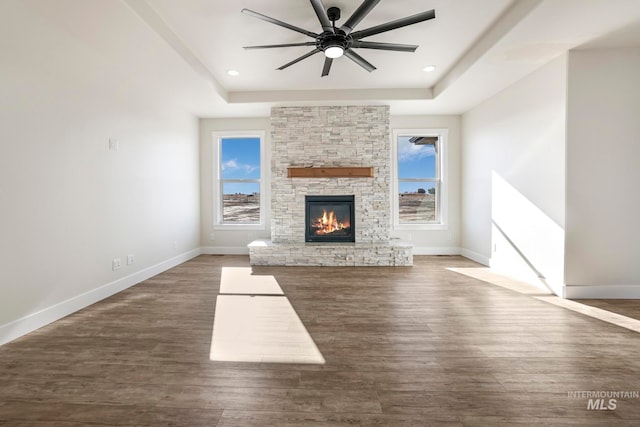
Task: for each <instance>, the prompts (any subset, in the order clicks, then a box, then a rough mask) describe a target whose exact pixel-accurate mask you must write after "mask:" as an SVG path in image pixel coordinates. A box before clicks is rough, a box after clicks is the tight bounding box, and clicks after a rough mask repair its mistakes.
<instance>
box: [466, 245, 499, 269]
mask: <svg viewBox="0 0 640 427" xmlns="http://www.w3.org/2000/svg"><path fill="white" fill-rule="evenodd" d="M460 255H462V256H463V257H465V258H469V259H470V260H471V261H475V262H477V263H479V264H482V265H484V266H486V267H489V266H490V265H491V259H490V258H489V257H486V256H484V255H481V254H479V253H477V252H473V251H470V250H469V249H464V248H462V249H461V250H460Z"/></svg>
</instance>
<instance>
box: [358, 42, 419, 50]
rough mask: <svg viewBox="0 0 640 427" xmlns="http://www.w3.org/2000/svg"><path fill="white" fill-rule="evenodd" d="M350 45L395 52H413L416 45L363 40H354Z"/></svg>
mask: <svg viewBox="0 0 640 427" xmlns="http://www.w3.org/2000/svg"><path fill="white" fill-rule="evenodd" d="M351 47H357V48H362V49H380V50H395V51H397V52H415V51H416V49H417V48H418V45H415V44H397V43H378V42H363V41H360V40H354V41H353V43H352V44H351Z"/></svg>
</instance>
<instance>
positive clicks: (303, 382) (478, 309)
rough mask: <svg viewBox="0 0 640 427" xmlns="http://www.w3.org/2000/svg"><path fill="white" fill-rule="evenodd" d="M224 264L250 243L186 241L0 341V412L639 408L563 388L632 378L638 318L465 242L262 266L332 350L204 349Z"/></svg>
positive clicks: (475, 419) (426, 416) (139, 419)
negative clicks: (472, 273)
mask: <svg viewBox="0 0 640 427" xmlns="http://www.w3.org/2000/svg"><path fill="white" fill-rule="evenodd" d="M224 266H227V267H246V266H248V257H244V256H207V255H203V256H200V257H197V258H195V259H193V260H191V261H189V262H187V263H185V264H182V265H180V266H178V267H176V268H174V269H171V270H169V271H167V272H165V273H163V274H160V275H158V276H156V277H154V278H151V279H149V280H147V281H145V282H143V283H141V284H139V285H137V286H134V287H132V288H130V289H128V290H126V291H124V292H122V293H120V294H118V295H115V296H113V297H111V298H108V299H106V300H104V301H102V302H100V303H98V304H95V305H93V306H91V307H88V308H86V309H84V310H82V311H80V312H78V313H75V314H73V315H71V316H68V317H67V318H65V319H62V320H60V321H57V322H55V323H53V324H51V325H49V326H47V327H44V328H42V329H40V330H38V331H35V332H33V333H31V334H29V335H27V336H25V337H22V338H20V339H18V340H15V341H13V342H11V343H9V344H6V345H4V346H2V347H0V425H8V426H56V427H59V426H62V427H64V426H81V425H82V426H84V425H91V426H100V425H104V426H114V425H138V426H169V425H171V426H242V427H246V426H261V427H262V426H278V427H280V426H300V425H309V426H394V427H395V426H427V425H434V426H441V425H451V426H495V425H509V426H511V425H526V426H532V425H575V426H598V425H610V424H612V423H615V425H621V426H625V425H628V426H637V425H640V399H637V398H634V399H618V400H617V407H616V409H615V410H611V411H609V410H588V409H587V402H588V399H587V398H575V397H569V396H568V392H574V391H607V390H615V391H638V390H640V357H638V354H640V334H638V333H636V332H633V331H630V330H628V329H624V328H621V327H618V326H615V325H612V324H608V323H605V322H602V321H599V320H597V319H593V318H590V317H588V316H585V315H583V314H580V313H576V312H573V311H570V310H567V309H564V308H562V307H557V306H554V305H552V304H548V303H545V302H543V301H540V300H536V299H535V298H534V296H532V295H525V294H521V293H518V292H514V291H512V290H509V289H505V288H503V287H500V286H494V285H491V284H489V283H486V282H483V281H480V280H477V279H474V278H471V277H467V276H465V275H463V274H459V273H456V272H453V271H450V270H447V268H478V267H479V266H478V265H477V264H475V263H473V262H471V261H469V260H466V259H464V258H461V257H415V266H414V267H413V268H386V267H361V268H349V267H346V268H344V267H343V268H328V267H324V268H321V267H256V268H254V274H265V275H273V276H274V277H275V278H276V280H277V281H278V283H279V285H280V286H281V288H282V289H283V290H284V293H285V295H286V297H287V298H288V299H289V301H290V302H291V304H292V305H293V307H294V309H295V310H296V312H297V314H298V316H299V317H300V319H301V320H302V322H303V323H304V325H305V326H306V328H307V330H308V332H309V333H310V334H311V336H312V337H313V339H314V341H315V343H316V345H317V346H318V349H319V350H320V351H321V352H322V354H323V356H324V358H325V359H326V364H325V365H291V364H262V363H235V362H212V361H210V360H209V351H210V346H211V331H212V324H213V318H214V307H215V302H216V296H217V295H218V292H219V286H220V272H221V268H222V267H224ZM278 298H282V297H278ZM599 304H600V306H601V307H602V306H607V307H608V308H611V307H615V305H616V302H615V301H607V302H600V303H599ZM623 308H624V312H625V313H638V312H639V311H638V310H637V308H638V301H633V302H629V301H626V302H624V303H623Z"/></svg>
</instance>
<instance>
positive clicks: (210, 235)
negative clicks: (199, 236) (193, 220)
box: [209, 231, 216, 242]
mask: <svg viewBox="0 0 640 427" xmlns="http://www.w3.org/2000/svg"><path fill="white" fill-rule="evenodd" d="M209 240H211V241H212V242H213V241H214V240H216V233H214V232H213V231H212V232H211V233H209Z"/></svg>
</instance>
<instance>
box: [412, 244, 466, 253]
mask: <svg viewBox="0 0 640 427" xmlns="http://www.w3.org/2000/svg"><path fill="white" fill-rule="evenodd" d="M413 255H460V248H457V247H446V246H445V247H439V246H414V247H413Z"/></svg>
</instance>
